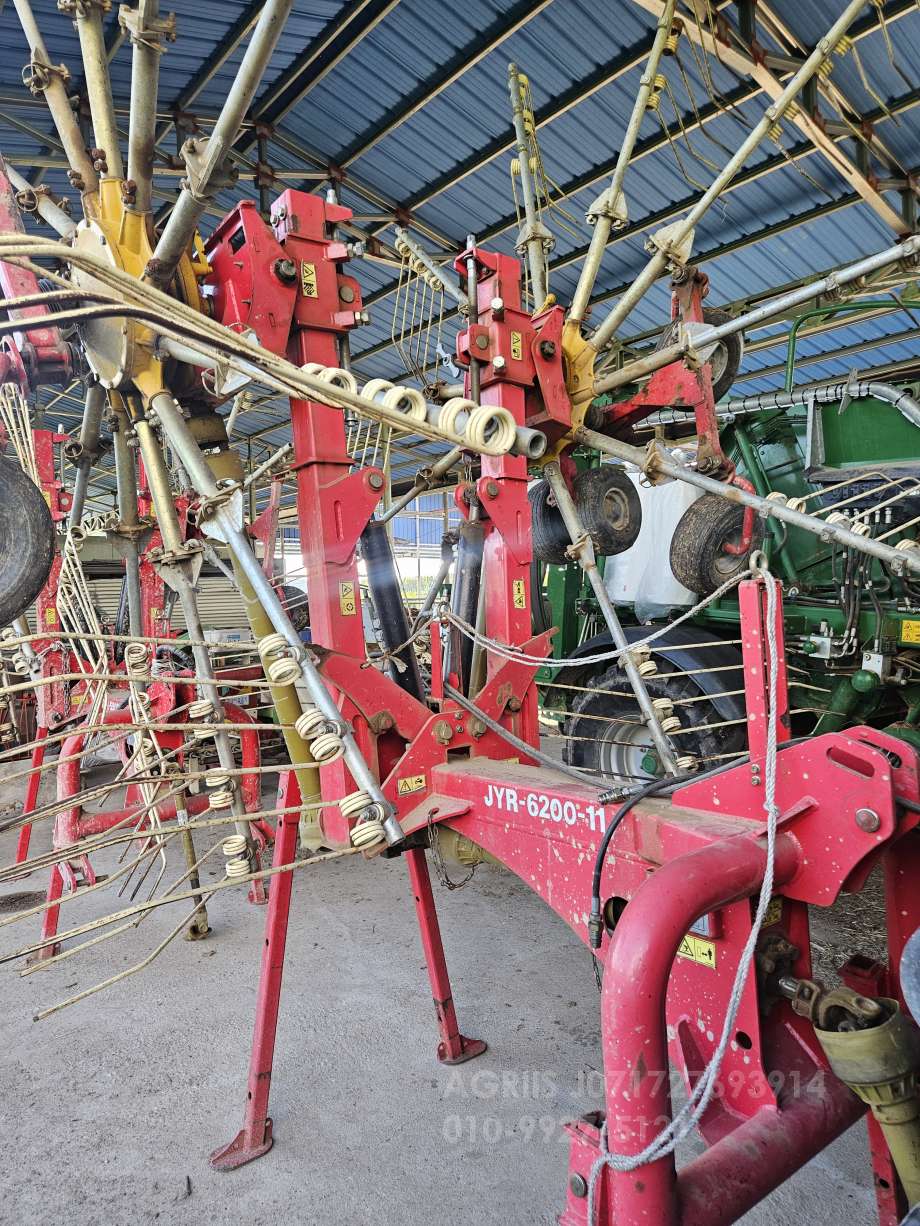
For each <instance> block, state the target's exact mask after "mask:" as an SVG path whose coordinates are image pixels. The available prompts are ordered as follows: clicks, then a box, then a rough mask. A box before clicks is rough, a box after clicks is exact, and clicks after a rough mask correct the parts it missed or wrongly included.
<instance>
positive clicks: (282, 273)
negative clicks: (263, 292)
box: [274, 259, 297, 282]
mask: <svg viewBox="0 0 920 1226" xmlns="http://www.w3.org/2000/svg"><path fill="white" fill-rule="evenodd" d="M274 269H275V276H276V277H277V278H278V280H279V281H285V282H291V281H294V280H295V279H296V277H297V265H296V264H295V263H294V261H293V260H289V259H279V260H275V264H274Z"/></svg>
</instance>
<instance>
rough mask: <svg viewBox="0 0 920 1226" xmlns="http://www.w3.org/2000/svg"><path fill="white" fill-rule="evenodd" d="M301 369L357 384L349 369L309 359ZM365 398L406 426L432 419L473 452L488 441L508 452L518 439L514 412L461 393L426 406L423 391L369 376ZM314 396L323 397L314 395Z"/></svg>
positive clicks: (347, 387)
mask: <svg viewBox="0 0 920 1226" xmlns="http://www.w3.org/2000/svg"><path fill="white" fill-rule="evenodd" d="M301 369H302V370H303V371H304V373H305V374H308V375H312V376H314V378H317V379H321V380H322V381H323V382H325V383H329V384H331V385H332V386H334V387H339V388H341V389H342V390H343V391H348V392H352V393H357V391H358V385H357V382H356V380H355V377H354V375H353V374H352V373H351V371H348V370H342V369H341V368H340V367H334V366H322V365H320V363H318V362H308V363H307V364H306V365H305V366H302V367H301ZM360 394H361V395H362V396H363V397H364V398H365V399H366V400H377V401H379V402H380V404H382V405H383V406H384V407H385V408H387V409H390V410H391V411H393V412H395V413H400V414H401V415H402V416H403V417H404V418H405V419H406V429H407V430H410V431H411V429H412V424H413V422H419V423H421V422H424V421H429V420H430V421H431V424H432V425H435V426H437V428H438V429H439V430H440V431H441V432H442V433H444V434H446V435H447V436H448V437H449V438H450V440H451V441H452V442H454V443H457V444H458V445H460V446H463V447H469V448H470V449H471V450H472V451H480V450H481V449H482V448H483V447H484V446H485V445H486V444H487V443H488V444H490V445H491V446H494V447H498V448H500V449H501V450H504V451H508V450H510V448H511V447H512V446H513V445H514V443H515V440H516V438H517V425H516V423H515V420H514V416H513V414H512V413H511V412H510V411H509V410H508V409H504V408H502V407H501V406H500V405H478V404H476V403H475V401H473V400H466V399H465V398H464V397H463V396H454V397H453V398H452V399H451V400H448V401H447V403H446V404H443V405H440V406H434V405H429V404H428V401H427V400H426V399H425V396H424V394H423V393H422V392H420V391H419V390H418V388H415V387H405V386H403V385H402V384H395V383H391V382H390V381H389V380H388V379H370V380H369V381H368V382H367V383H365V384H364V386H363V387H362V388H361V393H360ZM317 399H322V397H321V396H319V395H318V394H317ZM323 404H328V405H330V407H332V408H340V407H341V406H340V405H336V404H334V403H333V402H332V401H331V400H323Z"/></svg>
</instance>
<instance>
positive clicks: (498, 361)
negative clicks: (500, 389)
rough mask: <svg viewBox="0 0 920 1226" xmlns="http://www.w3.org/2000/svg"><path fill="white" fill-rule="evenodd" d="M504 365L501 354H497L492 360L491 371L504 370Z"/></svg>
mask: <svg viewBox="0 0 920 1226" xmlns="http://www.w3.org/2000/svg"><path fill="white" fill-rule="evenodd" d="M506 365H507V363H506V361H505V359H504V358H503V357H502V355H501V354H498V355H497V356H496V357H494V358H493V359H492V369H493V370H504V369H505V366H506Z"/></svg>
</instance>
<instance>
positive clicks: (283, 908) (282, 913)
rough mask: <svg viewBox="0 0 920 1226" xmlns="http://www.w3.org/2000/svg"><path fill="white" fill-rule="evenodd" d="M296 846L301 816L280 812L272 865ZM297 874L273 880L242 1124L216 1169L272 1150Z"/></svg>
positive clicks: (216, 1157)
mask: <svg viewBox="0 0 920 1226" xmlns="http://www.w3.org/2000/svg"><path fill="white" fill-rule="evenodd" d="M296 850H297V814H296V813H281V814H279V815H278V828H277V830H276V832H275V853H274V857H273V859H272V867H273V868H280V867H281V866H282V865H283V864H289V863H290V862H291V861H292V860H293V859H294V855H295V853H296ZM293 876H294V874H293V873H279V874H278V875H277V876H276V877H274V878H273V879H272V885H271V889H270V891H269V895H268V913H267V914H266V917H265V944H264V946H263V948H262V968H261V971H260V974H259V994H258V997H257V999H256V1020H255V1026H254V1029H253V1036H252V1055H251V1056H250V1060H249V1082H248V1089H247V1094H246V1111H245V1114H244V1116H243V1127H242V1128H241V1129H240V1131H239V1132H238V1133H237V1134H236V1136H235V1137H234V1139H233V1140H232V1141H231V1142H230V1143H229V1145H224V1146H222V1147H221V1148H220V1149H215V1150H214V1152H213V1153H212V1154H211V1158H210V1163H211V1166H212V1167H213V1168H214V1169H215V1170H216V1171H232V1170H235V1169H236V1167H238V1166H245V1164H246V1163H247V1162H252V1161H253V1159H255V1158H261V1156H262V1155H263V1154H267V1153H268V1151H269V1150H270V1149H271V1147H272V1121H271V1117H270V1116H269V1114H268V1095H269V1090H270V1088H271V1079H272V1060H273V1059H274V1054H275V1034H276V1032H277V1029H278V1008H279V1005H280V1002H281V979H282V976H283V974H284V950H285V945H286V943H287V927H288V916H289V913H290V909H291V887H292V884H293Z"/></svg>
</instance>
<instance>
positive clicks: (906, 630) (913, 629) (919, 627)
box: [901, 620, 920, 643]
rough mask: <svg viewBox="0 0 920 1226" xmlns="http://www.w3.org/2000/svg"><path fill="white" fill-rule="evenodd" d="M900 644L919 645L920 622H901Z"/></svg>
mask: <svg viewBox="0 0 920 1226" xmlns="http://www.w3.org/2000/svg"><path fill="white" fill-rule="evenodd" d="M901 642H902V643H920V621H916V620H914V621H904V622H901Z"/></svg>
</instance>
